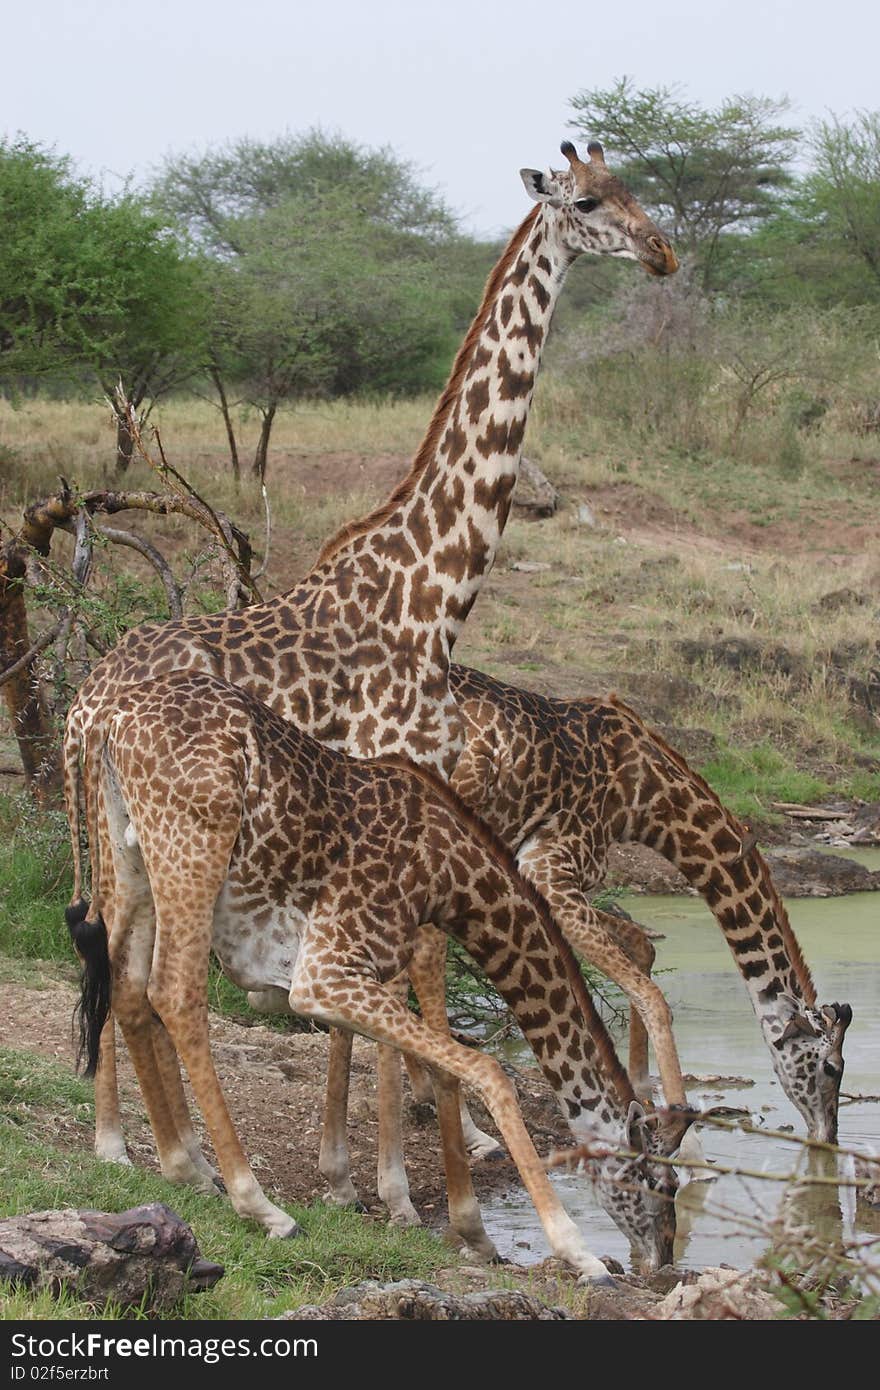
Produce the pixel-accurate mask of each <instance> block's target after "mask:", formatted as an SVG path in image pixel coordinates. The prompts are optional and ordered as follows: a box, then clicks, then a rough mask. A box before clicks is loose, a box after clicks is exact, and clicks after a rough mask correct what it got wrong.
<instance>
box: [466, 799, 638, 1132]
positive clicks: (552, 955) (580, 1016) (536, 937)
mask: <svg viewBox="0 0 880 1390" xmlns="http://www.w3.org/2000/svg"><path fill="white" fill-rule="evenodd" d="M475 823H476V824H477V825H479V826H480V835H481V838H484V837H485V836H487V834H488V832H487V831H486V828H485V827H484V826H482V824H481V823H480V822H475ZM505 857H506V856H505ZM510 872H511V873H512V874H515V871H514V870H513V866H512V861H511V864H510ZM515 877H516V879H517V880H518V883H517V886H516V887H515V888H514V889H513V890H512V891H511V890H508V892H507V893H506V894H502V893H501V891H500V890H501V889H502V887H503V880H502V879H501V877H500V876H499V875H498V874H497V868H496V871H495V873H494V874H493V873H492V866H489V874H488V875H487V876H486V878H484V880H483V882H484V883H489V882H490V881H491V882H492V885H493V886H492V889H491V894H492V899H493V906H492V908H491V909H489V910H485V909H483V910H480V909H477V910H474V907H473V904H471V905H470V910H469V911H465V912H462V911H461V907H462V904H461V902H460V900H459V901H458V902H456V903H455V906H454V910H453V913H452V914H451V920H449V921H446V922H444V924H443V925H444V926H445V928H446V930H448V931H450V932H451V933H452V934H453V935H455V936H457V937H458V939H459V940H460V941H461V942H462V944H463V945H464V946H465V948H466V950H467V951H468V952H469V953H470V954H471V955H472V956H473V957H474V959H475V960H476V961H477V963H478V964H479V965H480V966H481V967H482V969H483V970H485V972H486V974H487V975H488V976H489V978H490V980H491V981H492V983H493V984H494V986H495V988H496V989H497V990H498V992H499V993H500V994H501V996H502V997H503V998H504V1000H505V1001H506V1003H507V1005H508V1007H509V1008H510V1010H511V1012H512V1013H513V1015H514V1017H515V1019H516V1021H517V1023H518V1024H519V1027H520V1028H521V1030H522V1032H523V1035H524V1036H525V1038H526V1041H527V1042H528V1043H529V1045H530V1047H531V1048H532V1051H533V1052H534V1054H535V1058H536V1060H537V1062H538V1065H539V1066H540V1068H541V1070H542V1072H543V1073H544V1076H545V1077H546V1079H547V1081H548V1082H549V1084H550V1086H551V1087H552V1089H553V1091H554V1094H555V1095H556V1099H557V1101H558V1103H559V1106H560V1108H561V1110H562V1113H563V1115H564V1116H565V1118H566V1120H567V1121H568V1124H569V1128H570V1129H571V1131H572V1133H573V1134H574V1135H575V1136H576V1137H577V1138H579V1139H591V1138H595V1137H596V1136H597V1135H602V1134H606V1135H608V1136H609V1137H613V1138H615V1139H616V1138H617V1137H619V1131H620V1127H621V1125H623V1124H625V1122H626V1116H627V1111H628V1107H629V1105H630V1103H631V1102H632V1101H634V1100H635V1098H636V1097H635V1092H634V1091H633V1089H632V1084H631V1082H630V1079H629V1077H628V1076H627V1074H626V1071H625V1070H624V1068H623V1067H622V1065H621V1063H620V1061H619V1059H618V1057H617V1054H616V1052H615V1050H614V1044H613V1043H612V1041H611V1038H610V1037H609V1035H608V1031H607V1029H606V1028H605V1025H604V1024H603V1022H602V1020H601V1018H600V1017H599V1014H598V1013H597V1011H596V1007H595V1005H594V1003H593V1001H592V999H591V997H590V994H589V991H588V990H587V988H586V985H585V984H584V981H583V977H582V975H581V973H580V969H579V967H578V964H577V961H576V960H575V957H574V954H573V952H572V950H571V948H570V947H569V946H568V944H567V942H566V941H565V940H564V938H563V936H562V934H561V932H560V931H559V928H558V927H557V926H556V924H555V922H554V921H553V919H552V917H551V915H550V912H549V910H548V908H547V906H546V904H545V903H544V901H543V899H542V898H541V897H540V896H539V894H538V893H537V892H536V891H535V890H534V889H532V888H531V886H530V885H529V884H527V883H526V881H525V880H524V879H521V878H519V876H518V875H515ZM496 890H498V897H497V898H496V896H495V895H496ZM505 899H506V901H505ZM496 924H498V925H497V927H496Z"/></svg>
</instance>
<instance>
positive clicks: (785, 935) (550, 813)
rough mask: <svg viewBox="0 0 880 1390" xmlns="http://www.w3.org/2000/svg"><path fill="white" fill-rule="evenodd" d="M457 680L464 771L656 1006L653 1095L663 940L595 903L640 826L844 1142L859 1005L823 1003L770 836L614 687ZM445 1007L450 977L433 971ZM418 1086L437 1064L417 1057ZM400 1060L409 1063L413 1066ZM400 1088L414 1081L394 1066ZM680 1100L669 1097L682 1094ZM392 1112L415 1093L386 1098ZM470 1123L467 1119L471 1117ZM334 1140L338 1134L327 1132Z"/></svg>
mask: <svg viewBox="0 0 880 1390" xmlns="http://www.w3.org/2000/svg"><path fill="white" fill-rule="evenodd" d="M450 685H451V688H452V690H453V693H454V695H455V698H456V701H457V703H458V707H459V709H460V711H461V716H462V719H463V720H464V724H465V737H466V742H465V749H464V752H463V753H462V755H461V757H460V759H459V761H458V763H457V764H456V767H455V771H454V773H453V776H452V779H451V785H452V787H453V788H454V790H455V791H456V792H457V793H458V795H459V796H460V797H461V798H462V800H463V801H464V802H465V804H466V805H467V806H468V807H469V808H470V809H471V810H472V811H475V812H476V813H477V814H478V815H479V816H480V817H481V818H482V819H483V820H484V821H485V822H486V824H487V825H489V826H490V827H491V828H492V830H493V831H494V833H495V834H497V835H498V836H500V838H501V839H502V841H503V842H504V843H505V844H506V845H508V847H509V848H510V849H511V851H512V852H513V853H514V855H515V858H516V861H517V865H518V867H519V869H520V871H521V872H522V873H523V874H524V876H525V877H526V878H527V879H528V880H529V881H530V882H531V883H532V884H533V885H534V886H535V887H537V888H538V889H539V890H540V892H541V894H542V896H543V897H544V899H545V900H546V902H547V903H548V905H549V907H550V909H551V912H552V913H553V917H554V920H555V921H556V923H557V925H558V926H559V928H560V930H561V931H562V932H563V934H564V936H565V938H566V940H567V941H568V943H569V944H570V945H571V946H573V947H574V949H575V950H576V951H578V952H579V953H580V954H581V955H583V956H584V957H586V958H587V959H588V960H590V961H592V962H594V963H596V964H597V965H599V966H600V968H601V969H602V970H603V971H604V972H605V973H606V974H608V975H610V976H612V978H613V979H615V981H616V982H617V983H618V984H620V985H621V987H622V988H623V989H624V990H625V991H626V992H627V994H628V995H629V996H630V998H631V999H632V1000H635V1001H639V1005H640V1007H636V1006H635V1005H634V1006H633V1007H631V1020H630V1056H629V1073H630V1078H631V1080H632V1082H633V1083H634V1086H635V1088H636V1090H637V1091H638V1092H640V1093H641V1094H642V1095H643V1096H644V1095H646V1094H650V1078H649V1076H648V1046H647V1043H648V1037H647V1032H646V1030H645V1026H644V1023H643V1017H642V1015H643V1012H646V1011H647V1008H651V1007H656V1005H655V1000H659V1008H660V1010H661V1014H665V1015H666V1016H667V1017H668V1016H669V1013H668V1006H667V1004H666V1001H665V999H664V998H663V996H662V994H661V993H660V991H659V990H658V989H657V986H656V985H655V984H654V983H653V982H652V981H651V979H650V970H651V966H652V965H653V962H654V955H655V952H654V948H653V946H652V945H651V943H650V941H649V940H648V939H647V938H646V937H645V935H644V933H643V932H642V931H641V929H640V928H639V927H637V926H636V925H635V923H631V922H627V921H626V920H625V919H621V918H618V917H615V916H613V915H611V914H609V913H606V912H602V911H600V910H599V909H597V908H595V907H593V906H592V904H591V903H590V901H589V899H588V897H587V894H588V893H589V892H590V891H591V890H592V889H594V888H596V887H598V886H599V884H600V883H601V882H602V881H603V879H604V877H605V870H606V860H607V854H608V848H609V846H610V845H611V844H612V843H613V842H615V841H639V842H641V843H643V844H646V845H649V846H650V847H651V848H653V849H655V850H657V852H658V853H660V854H662V855H664V856H665V858H667V859H668V860H669V861H670V862H671V863H673V864H675V865H676V867H677V868H679V869H680V870H681V871H682V873H683V874H684V875H685V877H686V878H687V879H688V881H689V882H690V883H691V884H692V885H693V886H694V887H695V888H696V889H697V890H698V891H699V892H700V893H701V894H702V895H703V897H704V898H705V900H706V902H707V904H708V906H709V907H710V909H711V910H712V912H713V914H714V915H715V917H716V919H717V921H718V924H719V926H720V927H721V930H722V932H723V933H724V936H725V939H726V940H727V942H728V944H729V946H730V949H731V952H732V953H733V958H734V961H735V962H736V965H737V968H738V970H739V971H740V974H741V975H742V977H743V980H744V982H745V985H746V988H747V990H748V993H749V998H750V1001H751V1003H752V1007H753V1009H754V1011H755V1014H756V1016H757V1018H758V1022H759V1025H760V1028H761V1032H762V1036H763V1037H764V1040H765V1042H766V1044H767V1047H768V1049H769V1051H770V1055H771V1058H772V1062H773V1067H774V1070H775V1072H776V1075H777V1077H778V1079H779V1082H780V1085H781V1086H782V1089H783V1090H784V1091H785V1093H786V1095H787V1096H788V1098H789V1099H790V1100H791V1102H792V1104H793V1105H794V1106H795V1107H796V1109H797V1110H798V1111H799V1112H800V1114H801V1115H802V1116H803V1118H804V1120H805V1121H806V1125H807V1132H808V1134H809V1136H810V1137H811V1138H813V1139H819V1140H822V1141H825V1142H832V1143H833V1142H835V1141H836V1138H837V1114H838V1101H839V1093H840V1085H841V1081H842V1077H843V1036H844V1033H845V1032H846V1029H847V1028H848V1026H849V1024H850V1022H851V1021H852V1010H851V1009H850V1006H849V1005H848V1004H829V1005H825V1006H823V1007H821V1008H820V1007H817V1004H816V990H815V986H814V984H813V980H812V976H811V974H810V971H809V969H808V967H807V965H806V962H805V960H804V957H803V954H802V952H801V949H800V946H799V943H798V941H797V938H796V937H795V934H794V931H793V930H792V927H791V924H790V922H789V919H788V914H787V912H786V910H785V906H784V904H783V902H782V900H781V899H780V897H779V895H778V893H777V891H776V889H775V887H774V885H773V881H772V878H771V876H770V871H769V869H768V866H767V864H766V862H765V860H764V859H763V857H762V855H761V854H760V852H759V851H758V849H757V846H756V841H755V836H754V835H753V834H752V832H751V831H750V830H749V829H748V827H747V826H744V825H742V824H741V823H740V822H739V821H738V820H737V818H736V817H735V816H733V815H732V814H731V813H730V812H729V811H727V810H726V809H725V808H724V806H723V805H722V804H721V802H720V800H719V799H718V797H717V796H716V795H715V793H714V792H713V791H712V789H711V788H710V787H709V785H708V784H707V783H706V782H705V781H704V779H703V778H701V777H700V776H699V775H698V774H696V773H695V772H693V771H692V769H691V768H689V767H688V765H687V763H686V761H685V760H684V758H682V757H681V755H680V754H679V753H677V752H675V751H674V750H673V749H672V748H670V747H669V745H668V744H667V743H666V742H665V741H664V740H663V739H662V738H661V737H660V735H659V734H657V733H655V732H653V731H652V730H650V729H649V728H648V727H647V726H646V725H645V723H644V722H643V721H642V720H641V719H640V718H639V716H638V715H637V714H636V713H635V711H634V710H632V709H630V708H629V707H628V706H627V705H625V704H624V703H623V701H621V700H619V699H617V698H616V697H614V696H611V697H609V698H608V699H606V700H601V699H590V698H584V699H578V700H561V699H554V698H551V697H547V696H543V695H539V694H537V693H535V692H532V691H526V690H521V689H517V688H516V687H514V686H511V685H507V684H505V683H504V682H503V681H499V680H496V679H494V678H492V677H490V676H487V675H484V674H482V673H481V672H478V671H474V670H470V669H468V668H467V667H463V666H459V665H457V664H455V663H453V665H452V667H451V668H450ZM429 990H430V994H431V998H432V1001H433V1002H432V1007H434V1008H437V1007H439V1001H441V1000H442V995H443V980H442V976H441V975H440V974H439V973H438V974H437V975H436V976H435V977H434V978H433V979H432V980H428V979H426V980H424V981H423V982H422V992H421V993H420V995H419V1001H420V1004H421V1006H422V1008H424V1007H425V1006H426V998H427V995H428V991H429ZM349 1060H350V1042H347V1041H346V1040H345V1039H342V1038H334V1040H333V1044H332V1047H331V1054H330V1066H329V1077H328V1113H327V1116H326V1120H325V1131H324V1132H325V1135H326V1136H328V1138H327V1142H328V1144H329V1145H330V1146H332V1170H331V1171H332V1174H333V1179H334V1182H335V1192H336V1200H337V1201H340V1202H341V1201H343V1200H344V1195H345V1194H346V1193H347V1192H349V1191H350V1190H353V1189H350V1177H349V1163H348V1153H347V1146H346V1137H345V1136H346V1123H345V1103H346V1097H347V1094H348V1075H347V1072H348V1065H349ZM405 1061H406V1065H407V1069H408V1071H409V1074H410V1080H411V1083H412V1090H413V1095H414V1097H415V1099H416V1100H417V1101H420V1102H424V1101H428V1100H430V1099H431V1096H432V1087H431V1082H430V1079H429V1078H427V1077H426V1076H425V1073H424V1072H423V1071H422V1069H421V1068H419V1067H418V1065H417V1064H416V1063H414V1062H413V1060H412V1058H411V1057H407V1058H406V1059H405ZM398 1070H399V1069H398ZM385 1081H386V1085H387V1086H388V1087H390V1086H392V1085H395V1086H399V1077H398V1075H397V1074H395V1073H393V1072H391V1071H389V1073H388V1074H387V1075H386V1078H385ZM667 1100H669V1097H668V1096H667ZM385 1105H386V1107H387V1109H388V1111H389V1112H391V1113H394V1112H395V1111H396V1109H397V1108H398V1106H399V1102H398V1101H396V1100H391V1099H386V1100H385ZM465 1123H467V1121H465ZM322 1142H323V1141H322ZM400 1144H401V1136H400V1131H399V1127H398V1128H397V1129H394V1128H392V1127H390V1126H386V1128H385V1130H384V1131H383V1132H382V1133H381V1134H380V1147H382V1146H387V1148H388V1152H387V1153H380V1164H381V1165H383V1166H389V1167H394V1168H400V1167H402V1166H403V1155H402V1150H401V1148H400Z"/></svg>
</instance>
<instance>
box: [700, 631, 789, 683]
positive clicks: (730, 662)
mask: <svg viewBox="0 0 880 1390" xmlns="http://www.w3.org/2000/svg"><path fill="white" fill-rule="evenodd" d="M675 645H676V648H677V649H678V651H679V652H681V655H682V656H683V657H684V659H685V661H688V662H690V663H691V664H692V665H695V666H698V665H703V664H705V663H706V662H711V663H713V664H714V665H716V666H726V667H727V668H728V669H729V670H731V671H768V672H772V673H773V674H774V675H780V676H787V677H788V678H789V679H791V680H796V681H798V682H803V681H804V680H806V679H807V677H808V675H809V670H808V667H807V663H806V662H805V660H804V658H803V657H802V656H798V655H797V653H796V652H790V651H789V650H788V648H787V647H783V646H780V645H779V644H778V643H770V642H759V641H758V640H757V638H754V637H722V638H720V639H719V641H717V642H705V641H698V640H695V639H694V638H690V637H688V638H685V639H684V640H682V641H680V642H676V644H675Z"/></svg>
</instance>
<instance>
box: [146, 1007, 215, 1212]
mask: <svg viewBox="0 0 880 1390" xmlns="http://www.w3.org/2000/svg"><path fill="white" fill-rule="evenodd" d="M152 1025H153V1028H152V1035H151V1037H152V1044H153V1056H154V1058H155V1061H156V1068H157V1070H158V1073H159V1077H160V1080H161V1083H162V1086H163V1087H164V1090H165V1096H166V1099H167V1102H168V1107H169V1109H170V1111H171V1116H172V1119H173V1121H174V1126H175V1129H176V1130H177V1136H178V1138H179V1140H180V1142H181V1144H182V1145H183V1147H184V1148H185V1149H186V1151H187V1153H188V1154H189V1156H190V1158H191V1159H192V1162H193V1165H194V1167H195V1169H196V1171H197V1173H198V1174H199V1180H198V1186H199V1187H200V1188H201V1189H202V1190H203V1191H209V1192H211V1191H213V1192H224V1191H225V1188H224V1186H223V1181H222V1179H221V1177H220V1175H219V1173H218V1172H217V1171H216V1169H215V1168H212V1167H211V1164H210V1163H209V1162H208V1160H207V1159H206V1158H205V1155H204V1154H203V1153H202V1146H201V1144H200V1143H199V1138H198V1135H197V1134H196V1132H195V1130H194V1129H193V1123H192V1116H191V1114H190V1110H189V1105H188V1104H187V1100H186V1094H185V1092H184V1089H183V1081H182V1079H181V1075H180V1066H179V1064H178V1061H177V1053H176V1052H175V1051H174V1044H173V1043H172V1041H171V1039H170V1038H169V1036H168V1032H167V1030H166V1028H165V1025H164V1024H163V1023H162V1022H161V1020H160V1019H158V1018H155V1017H153V1019H152Z"/></svg>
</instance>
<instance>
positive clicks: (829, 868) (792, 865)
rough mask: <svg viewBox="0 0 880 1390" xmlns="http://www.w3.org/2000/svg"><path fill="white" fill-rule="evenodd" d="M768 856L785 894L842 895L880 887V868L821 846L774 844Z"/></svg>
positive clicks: (772, 871) (774, 877) (867, 891)
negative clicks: (872, 867) (871, 867)
mask: <svg viewBox="0 0 880 1390" xmlns="http://www.w3.org/2000/svg"><path fill="white" fill-rule="evenodd" d="M766 859H767V863H768V864H769V865H770V872H771V874H772V875H773V882H774V883H775V885H776V887H777V889H778V890H779V892H780V893H781V894H782V896H783V897H784V898H839V897H842V896H843V895H844V894H845V893H872V892H876V891H877V890H878V889H880V870H877V869H873V870H872V869H868V868H866V867H865V865H864V864H857V863H856V862H855V860H853V859H844V858H842V857H840V856H839V855H836V854H823V853H822V851H821V850H814V849H794V848H774V849H768V850H767V851H766Z"/></svg>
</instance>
